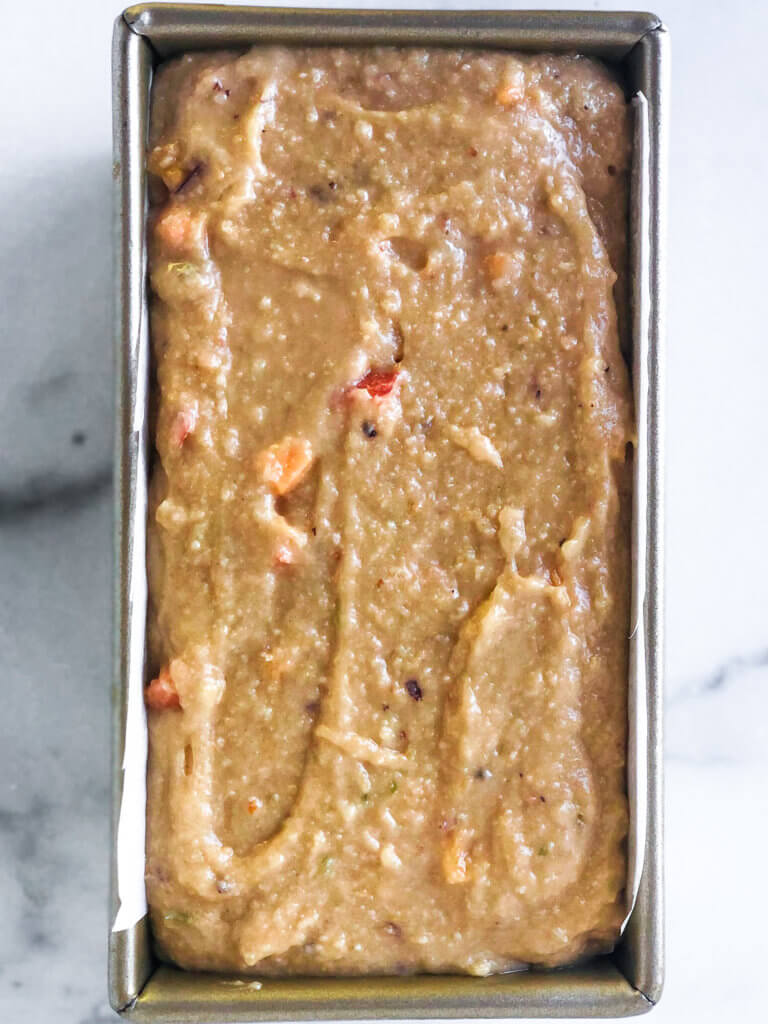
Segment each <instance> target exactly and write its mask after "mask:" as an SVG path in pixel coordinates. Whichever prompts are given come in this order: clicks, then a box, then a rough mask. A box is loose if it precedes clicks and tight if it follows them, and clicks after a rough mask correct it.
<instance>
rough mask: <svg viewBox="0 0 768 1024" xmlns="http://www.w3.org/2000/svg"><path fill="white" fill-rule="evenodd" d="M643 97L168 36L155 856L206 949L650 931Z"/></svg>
mask: <svg viewBox="0 0 768 1024" xmlns="http://www.w3.org/2000/svg"><path fill="white" fill-rule="evenodd" d="M627 126H628V117H627V108H626V104H625V101H624V98H623V95H622V92H621V90H620V88H619V87H618V86H617V85H616V84H615V83H614V82H613V81H612V79H611V78H610V77H609V75H608V73H607V72H606V71H605V70H604V69H603V68H601V67H600V66H599V65H597V64H595V63H592V62H590V61H587V60H583V59H578V58H567V57H558V58H553V57H547V56H538V57H516V56H514V55H510V54H505V53H487V52H485V53H484V52H477V51H471V52H470V51H468V52H463V53H462V52H452V51H433V52H430V51H422V50H400V51H398V50H388V49H383V50H368V51H363V50H358V51H355V50H346V51H344V50H330V49H317V50H287V49H262V48H257V49H254V50H251V51H250V52H249V53H246V54H245V55H244V56H238V55H236V54H228V53H219V54H204V55H197V56H191V57H184V58H182V59H181V60H179V61H175V62H173V63H171V64H169V65H168V66H166V67H165V68H164V69H163V70H161V71H160V73H159V75H158V77H157V79H156V83H155V86H154V94H153V111H152V137H151V143H150V156H149V168H150V172H151V189H152V196H153V200H154V208H153V211H152V214H151V241H150V277H151V288H152V293H153V298H152V337H153V346H154V355H155V365H156V373H157V379H156V384H157V387H156V396H157V408H156V445H157V451H158V459H157V463H156V468H155V471H154V477H153V482H152V494H151V523H150V589H151V614H150V655H151V662H152V664H151V668H152V673H153V675H154V676H156V678H155V679H154V680H153V681H152V683H151V684H150V685H149V686H148V687H147V692H146V698H147V704H148V707H149V722H150V766H149V840H148V868H147V885H148V892H149V899H150V904H151V909H152V920H153V924H154V929H155V934H156V937H157V939H158V942H159V944H160V946H161V948H162V949H163V950H164V951H165V953H166V955H168V956H169V957H171V958H173V959H174V960H175V961H176V962H178V963H179V964H181V965H183V966H185V967H193V968H211V969H234V970H240V971H246V970H247V971H253V972H256V973H280V972H308V973H318V972H327V973H333V974H343V973H359V972H402V971H454V970H458V971H469V972H471V973H474V974H487V973H490V972H494V971H502V970H505V969H507V968H509V967H510V966H513V965H515V963H518V962H520V961H523V962H536V963H560V962H563V961H567V960H570V959H573V958H575V957H577V956H578V955H580V954H582V953H583V952H585V951H590V950H595V949H601V948H606V947H608V946H610V944H611V943H612V942H613V941H614V939H615V938H616V936H617V934H618V928H619V924H620V920H621V918H622V916H623V912H624V885H625V872H626V865H625V850H624V845H625V837H626V833H627V805H626V797H625V746H626V689H627V631H628V594H629V557H628V523H627V507H628V502H627V498H628V486H629V464H628V463H627V462H626V461H625V459H626V456H625V452H626V451H628V450H629V449H628V447H627V445H628V442H629V441H631V439H632V417H631V401H630V395H629V387H628V378H627V372H626V368H625V366H624V363H623V361H622V357H621V354H620V351H619V345H618V336H617V326H616V312H615V305H614V297H613V288H614V282H615V281H616V273H615V272H614V269H613V268H616V269H620V268H621V267H622V266H623V263H624V237H625V220H626V216H625V214H626V210H625V202H626V195H625V193H626V170H627V165H628V156H629V145H628V128H627Z"/></svg>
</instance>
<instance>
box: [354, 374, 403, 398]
mask: <svg viewBox="0 0 768 1024" xmlns="http://www.w3.org/2000/svg"><path fill="white" fill-rule="evenodd" d="M397 374H398V371H397V370H369V371H368V373H366V375H365V376H364V377H362V378H361V379H360V380H359V381H358V382H357V384H355V387H356V388H363V389H365V390H366V391H367V392H368V394H369V395H371V397H372V398H383V397H384V396H385V395H388V394H389V393H390V391H391V390H392V388H393V387H394V386H395V384H396V383H397Z"/></svg>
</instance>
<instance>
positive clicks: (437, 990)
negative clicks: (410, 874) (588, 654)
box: [109, 4, 669, 1022]
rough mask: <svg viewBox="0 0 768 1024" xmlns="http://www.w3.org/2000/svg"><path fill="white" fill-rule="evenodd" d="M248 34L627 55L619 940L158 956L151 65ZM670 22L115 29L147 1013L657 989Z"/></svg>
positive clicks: (126, 629) (551, 15) (124, 810)
mask: <svg viewBox="0 0 768 1024" xmlns="http://www.w3.org/2000/svg"><path fill="white" fill-rule="evenodd" d="M255 43H282V44H287V45H290V44H296V45H308V44H313V45H317V44H333V45H356V46H360V45H373V44H391V45H399V46H407V45H418V46H452V47H488V48H496V49H510V50H522V51H549V52H574V53H581V54H586V55H589V56H594V57H598V58H600V59H602V60H605V61H607V62H609V63H611V64H613V65H615V66H617V67H618V69H619V72H620V74H621V75H622V78H623V81H624V83H625V85H626V88H627V92H628V96H630V97H631V98H632V104H633V107H634V149H633V161H632V186H631V203H630V205H631V211H630V214H631V215H630V277H631V288H630V293H631V317H630V319H631V331H630V332H629V333H630V335H631V337H630V338H629V343H630V344H631V352H628V353H627V355H628V358H629V361H630V365H631V366H632V370H633V384H634V394H635V405H636V417H637V427H638V448H637V457H636V460H635V480H634V484H635V492H634V494H635V512H634V517H633V519H634V522H633V581H632V585H633V636H632V639H631V650H630V662H631V678H630V722H629V759H628V783H629V794H630V837H629V854H630V872H631V875H632V874H634V877H635V878H636V881H637V884H636V885H635V886H634V890H635V891H634V897H635V898H634V904H633V907H632V910H631V913H630V914H629V917H628V920H627V923H626V927H625V929H624V931H623V934H622V937H621V940H620V942H619V943H618V945H617V946H616V949H615V950H614V951H613V953H612V954H610V955H607V956H601V957H596V958H594V959H593V960H591V961H588V962H585V963H581V964H579V965H578V966H575V967H571V968H566V969H560V970H549V971H548V970H540V969H531V970H528V971H523V972H518V973H512V974H506V975H498V976H494V977H490V978H472V977H464V976H453V975H419V976H413V977H384V978H379V977H362V978H322V979H316V978H281V979H273V978H269V979H262V980H255V979H251V978H237V977H224V976H220V975H214V974H204V973H192V972H187V971H182V970H178V969H176V968H173V967H170V966H168V965H166V964H160V963H158V962H157V961H156V960H155V959H154V957H153V953H152V942H151V934H150V928H149V920H148V917H147V915H146V897H145V893H144V814H145V803H146V800H145V797H146V752H147V734H146V721H145V717H144V709H143V704H142V685H143V682H144V657H145V651H144V645H145V626H146V602H147V578H146V560H145V550H146V528H147V521H146V504H147V502H146V498H147V475H148V468H149V458H150V456H149V452H150V438H149V436H148V430H147V402H148V372H149V337H148V329H147V324H148V317H147V294H146V255H145V253H146V246H145V240H146V239H145V232H146V224H145V221H146V206H147V198H146V173H145V166H144V163H145V155H146V154H145V146H146V138H147V125H148V116H149V107H148V102H149V92H150V86H151V80H152V72H153V68H154V67H155V66H156V65H157V64H158V63H160V62H161V61H163V60H165V59H167V58H169V57H172V56H174V55H175V54H178V53H181V52H184V51H188V50H194V49H212V48H217V49H220V48H224V47H245V46H250V45H253V44H255ZM668 45H669V44H668V35H667V33H666V30H665V29H664V26H663V25H662V23H661V22H660V20H659V19H658V18H657V17H656V16H655V15H652V14H642V13H595V12H572V13H565V12H536V11H514V12H513V11H498V12H495V11H494V12H486V11H424V12H422V11H353V10H316V9H305V10H290V9H286V8H280V9H271V8H259V7H227V6H198V5H185V4H146V5H141V6H137V7H131V8H128V9H127V10H126V11H125V12H124V13H123V14H122V15H121V16H120V17H119V18H118V19H117V21H116V23H115V29H114V38H113V51H112V60H113V65H112V66H113V123H114V158H115V160H114V181H115V205H114V211H115V297H116V309H115V343H116V351H117V358H116V363H117V374H116V377H117V384H116V416H117V427H116V459H115V647H114V672H113V706H114V766H113V767H114V775H113V795H114V800H113V844H112V850H113V853H112V885H111V890H112V891H111V914H110V923H111V930H110V934H109V994H110V1002H111V1005H112V1006H113V1007H114V1009H115V1010H116V1011H118V1013H120V1014H122V1015H124V1016H125V1017H127V1018H130V1019H132V1020H137V1021H184V1022H193V1021H195V1022H197V1021H200V1022H202V1021H214V1020H215V1021H222V1022H223V1021H266V1020H326V1019H358V1020H362V1019H364V1020H379V1019H414V1018H415V1019H426V1018H455V1017H463V1018H482V1017H486V1018H490V1017H512V1018H514V1017H581V1018H585V1017H595V1018H597V1017H620V1016H632V1015H635V1014H641V1013H645V1012H646V1011H648V1010H650V1009H651V1007H652V1006H653V1005H654V1004H655V1003H656V1002H657V1000H658V999H659V996H660V994H661V988H662V983H663V970H664V951H663V886H662V881H663V880H662V756H661V755H662V736H661V700H662V690H661V688H662V667H663V658H662V626H663V601H662V598H663V594H662V555H663V552H662V541H663V524H662V514H663V494H662V486H663V445H662V436H663V435H662V411H663V410H662V385H663V319H664V301H663V255H664V166H665V138H666V112H665V109H666V92H667V65H668Z"/></svg>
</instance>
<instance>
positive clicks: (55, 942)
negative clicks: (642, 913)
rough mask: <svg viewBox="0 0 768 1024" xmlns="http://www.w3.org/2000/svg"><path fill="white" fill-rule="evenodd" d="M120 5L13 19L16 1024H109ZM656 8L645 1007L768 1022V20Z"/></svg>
mask: <svg viewBox="0 0 768 1024" xmlns="http://www.w3.org/2000/svg"><path fill="white" fill-rule="evenodd" d="M583 5H584V6H590V7H595V8H598V7H604V6H605V7H610V6H614V5H611V4H602V3H589V0H583ZM403 6H417V5H416V4H414V5H406V4H404V5H403ZM422 6H426V4H422ZM448 6H450V5H448ZM454 6H461V4H455V5H454ZM483 6H488V7H490V6H496V4H493V3H492V2H490V0H488V2H486V3H484V4H483ZM531 6H534V4H533V3H531ZM543 6H551V7H554V6H561V7H567V6H579V5H578V4H569V3H564V2H562V0H561V2H560V3H553V4H544V5H543ZM119 7H120V4H118V3H115V2H112V0H79V2H78V3H77V4H61V3H59V2H57V0H45V2H36V3H27V4H18V3H16V4H10V3H9V4H8V5H7V6H6V5H3V19H2V32H1V33H0V51H1V53H2V56H1V57H0V96H2V98H3V99H2V103H1V104H0V131H1V133H2V134H0V137H1V138H3V139H4V140H5V145H4V146H3V158H2V160H0V224H2V231H0V310H1V311H2V317H1V319H0V324H1V325H2V326H1V327H0V336H2V362H1V363H0V365H2V370H1V371H0V438H2V441H1V442H0V666H2V685H3V690H2V692H3V713H2V715H0V912H1V914H2V927H0V1020H2V1021H9V1022H14V1024H15V1022H17V1021H22V1020H23V1021H25V1024H48V1022H52V1021H54V1020H55V1021H61V1022H64V1024H68V1022H82V1024H99V1022H106V1021H108V1020H113V1019H114V1017H113V1016H112V1014H111V1011H110V1010H109V1008H108V1006H107V1003H106V994H105V948H106V930H107V919H106V884H107V833H108V790H109V762H108V749H109V738H108V724H109V723H108V702H109V680H110V663H109V650H110V613H109V605H110V573H111V553H110V514H111V509H110V484H109V477H110V445H111V412H110V407H111V402H112V383H111V374H112V367H111V353H110V345H111V336H110V324H109V257H108V253H109V218H110V212H109V194H110V182H109V176H110V159H111V158H110V112H109V35H110V26H111V21H112V18H113V17H114V15H115V14H116V13H117V11H118V10H119ZM658 13H660V14H661V15H662V16H663V17H664V19H665V21H666V22H667V24H668V26H669V27H670V30H671V32H672V38H673V44H674V53H673V66H674V70H673V99H672V147H671V172H672V174H671V195H670V200H671V202H670V242H669V257H670V258H669V331H668V334H669V347H668V359H667V368H668V402H667V405H668V426H667V439H668V446H667V452H668V504H667V508H668V530H667V552H668V567H667V594H668V601H667V607H668V617H667V622H668V655H667V662H668V675H667V691H668V714H667V891H668V953H669V963H668V983H667V989H666V993H665V995H664V998H663V1000H662V1002H661V1004H660V1005H659V1007H658V1009H656V1010H655V1011H654V1016H655V1019H656V1020H657V1021H658V1022H660V1024H661V1022H662V1021H666V1022H681V1021H685V1022H689V1021H690V1022H696V1024H698V1022H701V1024H705V1022H716V1021H722V1020H732V1019H733V1020H739V1021H740V1022H742V1024H750V1022H756V1021H763V1020H765V1019H766V1011H765V1004H764V999H762V981H763V979H762V976H761V972H762V970H763V969H764V965H765V961H766V954H768V942H767V941H766V932H765V927H766V925H765V920H766V911H768V901H767V900H766V895H765V880H764V875H765V865H766V860H767V854H766V849H767V848H768V824H767V823H766V822H767V820H768V795H767V794H768V786H767V785H766V783H767V782H768V778H767V774H766V770H767V769H768V752H767V751H768V728H767V727H766V717H767V715H768V701H767V700H766V696H767V689H768V599H767V598H766V594H768V588H767V587H766V580H767V579H768V546H767V545H766V543H765V526H766V518H767V517H766V506H767V505H768V481H767V477H766V468H767V467H766V457H765V451H766V446H765V440H766V428H765V409H766V399H765V395H766V387H767V385H766V381H767V380H768V344H767V342H768V337H767V336H766V335H767V332H766V321H765V315H764V305H765V285H764V277H765V242H764V238H765V233H766V229H767V228H768V223H766V214H765V205H764V199H763V196H764V188H765V184H764V183H765V179H766V174H767V173H768V136H766V132H765V110H766V101H767V100H768V91H767V90H766V85H765V82H766V79H765V72H764V70H763V67H764V65H763V63H762V58H763V56H764V53H765V49H766V46H767V45H768V4H766V3H763V2H762V0H752V2H750V0H740V2H735V0H732V2H730V3H728V4H723V3H720V2H714V0H706V2H704V0H700V2H694V0H666V2H665V3H663V4H660V5H659V9H658Z"/></svg>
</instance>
